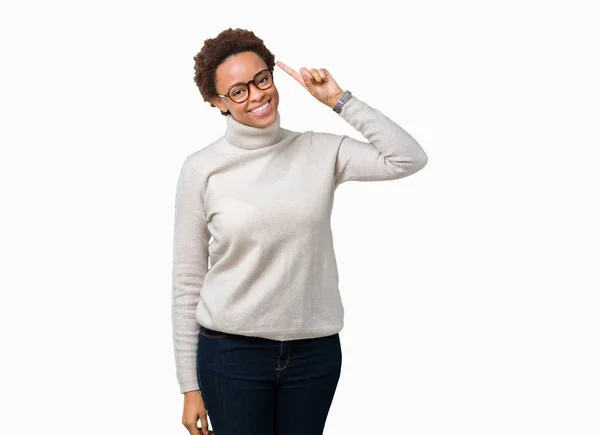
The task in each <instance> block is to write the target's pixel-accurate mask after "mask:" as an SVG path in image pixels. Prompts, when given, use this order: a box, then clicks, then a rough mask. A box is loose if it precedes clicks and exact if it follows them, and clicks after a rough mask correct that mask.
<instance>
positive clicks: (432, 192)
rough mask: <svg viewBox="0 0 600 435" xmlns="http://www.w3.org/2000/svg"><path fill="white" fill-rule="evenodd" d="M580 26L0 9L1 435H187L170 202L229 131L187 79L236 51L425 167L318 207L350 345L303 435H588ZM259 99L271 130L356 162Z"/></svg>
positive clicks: (356, 11)
mask: <svg viewBox="0 0 600 435" xmlns="http://www.w3.org/2000/svg"><path fill="white" fill-rule="evenodd" d="M592 4H593V2H591V1H590V2H583V1H578V2H573V1H571V2H569V3H568V6H567V2H566V1H563V2H541V1H538V2H534V1H523V0H520V1H503V2H489V1H487V2H483V1H455V2H442V1H438V2H434V1H426V0H420V1H414V2H395V3H393V5H392V3H388V2H384V1H373V0H372V1H369V2H365V3H356V4H352V3H351V2H350V3H346V2H341V1H338V2H293V3H292V2H290V3H285V4H284V2H280V3H276V2H234V1H227V2H206V1H203V2H201V1H193V2H192V1H178V2H166V1H164V2H153V1H144V2H142V1H122V0H121V1H103V2H83V1H78V2H76V1H70V2H67V1H55V2H6V3H3V5H2V7H1V9H0V36H1V42H0V44H2V47H1V49H2V51H1V60H0V62H1V64H2V67H1V73H0V74H1V80H0V91H1V97H0V105H1V113H0V114H1V117H2V118H1V119H2V127H1V128H0V135H1V137H0V141H1V142H0V143H1V158H0V177H1V180H0V181H1V183H0V185H1V189H2V203H3V210H2V225H1V227H0V228H1V229H0V231H2V234H0V235H1V240H2V242H1V245H2V248H1V249H2V258H3V266H2V273H1V278H0V279H1V280H2V282H0V288H1V291H2V292H1V298H2V300H1V301H0V331H1V332H0V333H1V334H2V335H1V338H2V340H1V342H2V358H1V364H2V369H1V371H0V385H1V388H0V395H1V398H2V418H1V419H0V432H1V433H3V434H11V435H12V434H34V433H46V434H63V435H67V434H108V433H111V434H134V433H136V434H142V433H143V434H186V433H187V431H186V430H185V428H184V427H183V426H182V425H181V412H182V405H183V396H182V395H180V393H179V390H178V386H177V384H176V379H175V366H174V360H173V350H172V339H171V324H170V321H171V319H170V315H171V307H170V303H171V282H170V279H171V260H172V257H171V255H172V236H173V235H172V223H173V212H174V193H175V185H176V181H177V176H178V173H179V169H180V167H181V164H182V162H183V160H184V159H185V157H186V156H187V155H189V154H190V153H192V152H194V151H195V150H197V149H200V148H203V147H205V146H206V145H208V143H210V142H212V141H214V140H216V139H217V138H219V137H220V136H221V135H222V134H223V133H224V131H225V128H226V125H225V118H224V117H223V116H221V115H220V114H219V113H218V110H217V109H216V108H212V107H210V106H209V104H208V103H206V102H204V101H202V98H201V96H200V93H199V91H198V89H197V87H196V86H195V84H194V82H193V60H192V58H193V56H194V55H195V54H196V53H197V52H198V51H199V50H200V48H201V47H202V44H203V41H204V40H205V39H207V38H212V37H215V36H216V35H217V34H218V33H219V32H220V31H222V30H224V29H226V28H229V27H232V28H236V27H241V28H246V29H249V30H252V31H254V32H255V33H256V34H257V35H258V36H259V37H261V38H262V39H263V40H264V41H265V44H266V45H267V47H268V48H269V49H270V50H271V51H272V52H273V53H274V54H275V57H276V60H281V61H283V62H285V63H286V64H288V65H290V66H291V67H293V68H295V69H297V70H298V69H299V68H300V67H302V66H305V67H308V68H312V67H315V68H322V67H323V68H327V69H328V70H329V71H330V72H331V74H332V75H333V77H334V78H335V79H336V80H337V81H338V83H339V84H340V86H342V87H343V88H347V89H350V90H352V91H353V93H354V94H355V95H356V96H358V97H359V98H361V99H362V100H363V101H365V102H367V103H368V104H370V105H371V106H373V107H375V108H377V109H379V110H381V111H382V112H383V113H384V114H386V115H387V116H388V117H390V118H391V119H393V120H394V121H396V122H397V123H398V124H399V125H401V126H402V127H403V128H405V129H406V130H407V131H408V132H409V133H410V134H411V135H412V136H413V137H415V138H416V139H417V140H418V141H419V143H420V144H421V145H422V146H423V148H424V149H425V151H426V152H427V154H428V156H429V163H428V165H427V166H426V168H425V169H423V170H422V171H420V172H419V173H417V174H415V175H413V176H410V177H407V178H405V179H401V180H397V181H391V182H356V181H353V182H348V183H345V184H344V185H342V186H340V188H339V189H338V190H337V191H336V201H335V207H334V212H333V218H332V225H333V231H334V238H335V248H336V253H337V259H338V266H339V271H340V290H341V292H342V297H343V301H344V306H345V309H346V317H345V321H346V323H345V327H344V329H343V331H342V332H341V333H340V335H341V340H342V349H343V371H342V376H341V379H340V383H339V385H338V390H337V392H336V396H335V399H334V402H333V404H332V407H331V411H330V414H329V418H328V420H327V425H326V428H325V433H326V434H331V435H335V434H367V433H368V434H406V435H425V434H435V435H440V434H460V435H467V434H473V435H481V434H485V435H492V434H494V435H495V434H498V435H507V434H511V435H516V434H519V435H520V434H523V435H531V434H543V435H548V434H569V435H571V434H578V435H587V434H590V435H591V434H595V435H597V434H598V433H600V413H599V410H600V370H599V369H598V368H599V367H600V346H599V339H600V320H599V315H598V314H599V309H600V304H599V301H600V298H599V296H598V292H599V290H600V282H599V281H600V280H599V278H598V263H599V252H598V245H599V242H600V237H599V231H598V223H599V222H600V216H599V212H598V198H599V195H598V186H599V185H600V183H599V181H600V180H599V178H600V177H599V176H598V163H597V162H598V160H597V157H598V155H599V154H598V148H599V146H600V134H599V132H598V127H599V122H598V121H599V120H600V109H599V104H600V103H599V101H600V87H599V84H598V77H600V68H599V66H598V52H599V50H598V44H597V41H598V40H599V37H600V31H599V30H598V25H597V24H598V15H597V14H594V13H593V9H592ZM275 80H276V82H277V86H278V89H279V92H280V98H281V103H280V106H279V109H280V113H281V120H282V126H283V127H285V128H288V129H291V130H296V131H303V130H308V129H311V130H315V131H328V132H331V133H337V134H348V135H352V136H353V137H355V138H357V139H363V138H362V136H361V135H360V134H359V133H358V132H357V131H356V130H354V129H353V128H352V127H351V126H350V125H348V124H347V123H345V121H344V120H343V119H342V118H341V117H339V116H338V115H336V114H335V113H334V112H333V111H331V109H329V108H328V107H326V106H325V105H323V104H321V103H319V102H318V101H317V100H316V99H314V98H313V97H312V96H311V95H310V94H309V93H308V92H307V91H305V90H304V89H303V88H302V87H301V86H300V85H299V84H298V83H296V82H295V81H294V80H293V79H292V78H291V77H289V76H288V75H287V74H285V72H283V71H282V70H281V69H279V67H276V71H275ZM248 424H249V425H251V424H252V422H251V421H250V422H248Z"/></svg>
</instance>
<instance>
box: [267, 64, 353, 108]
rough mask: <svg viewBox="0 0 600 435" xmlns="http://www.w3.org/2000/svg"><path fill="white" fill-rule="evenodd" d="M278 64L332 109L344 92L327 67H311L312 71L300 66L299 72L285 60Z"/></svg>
mask: <svg viewBox="0 0 600 435" xmlns="http://www.w3.org/2000/svg"><path fill="white" fill-rule="evenodd" d="M277 66H279V67H280V68H281V69H282V70H284V71H285V72H286V73H288V74H289V75H291V76H292V77H293V78H294V79H296V81H297V82H298V83H300V84H301V85H302V86H303V87H304V89H306V90H307V91H308V92H310V94H311V95H312V96H313V97H315V98H316V99H317V100H319V101H320V102H321V103H323V104H325V105H327V106H329V107H331V108H332V109H333V106H335V105H336V103H337V101H338V100H339V99H340V97H341V96H342V94H343V93H344V91H343V89H342V88H340V87H339V85H338V84H337V83H336V81H335V80H334V79H333V77H332V76H331V74H329V71H327V70H326V69H325V68H321V69H318V70H317V69H315V68H311V69H310V71H309V70H308V69H306V68H300V72H299V73H298V72H297V71H295V70H293V69H292V68H290V67H289V66H287V65H286V64H285V63H283V62H280V61H277Z"/></svg>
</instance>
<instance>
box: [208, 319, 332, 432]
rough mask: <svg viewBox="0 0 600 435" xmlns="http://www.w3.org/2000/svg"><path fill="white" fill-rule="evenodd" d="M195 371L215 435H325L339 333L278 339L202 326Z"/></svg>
mask: <svg viewBox="0 0 600 435" xmlns="http://www.w3.org/2000/svg"><path fill="white" fill-rule="evenodd" d="M196 361H197V363H196V371H197V373H198V380H199V384H200V393H201V394H202V397H203V399H204V405H205V407H206V411H207V414H208V417H209V420H210V422H211V429H212V430H213V431H214V435H322V434H323V428H324V427H325V420H326V419H327V414H328V413H329V408H330V406H331V402H332V401H333V396H334V393H335V390H336V387H337V384H338V380H339V377H340V372H341V368H342V350H341V344H340V336H339V334H334V335H330V336H327V337H319V338H309V339H301V340H289V341H277V340H270V339H267V338H261V337H247V336H242V335H236V334H230V333H224V332H220V331H215V330H212V329H208V328H205V327H203V326H200V334H199V336H198V353H197V358H196Z"/></svg>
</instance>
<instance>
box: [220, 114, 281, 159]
mask: <svg viewBox="0 0 600 435" xmlns="http://www.w3.org/2000/svg"><path fill="white" fill-rule="evenodd" d="M280 123H281V118H280V116H279V110H278V111H277V116H276V118H275V121H273V123H272V124H270V125H268V126H266V127H255V126H253V125H248V124H244V123H242V122H239V121H238V120H236V119H235V118H234V117H233V116H231V114H229V115H227V131H225V139H226V140H227V142H229V143H230V144H232V145H234V146H236V147H239V148H244V149H247V150H256V149H259V148H265V147H268V146H271V145H274V144H276V143H277V142H279V141H281V139H282V137H283V130H282V129H281V126H280Z"/></svg>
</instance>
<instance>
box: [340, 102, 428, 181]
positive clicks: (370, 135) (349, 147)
mask: <svg viewBox="0 0 600 435" xmlns="http://www.w3.org/2000/svg"><path fill="white" fill-rule="evenodd" d="M340 116H341V117H342V118H344V119H345V120H346V121H347V122H348V123H349V124H350V125H352V126H353V127H354V128H355V129H356V130H358V131H359V132H360V133H361V134H362V135H363V136H364V137H365V138H366V139H367V141H368V142H362V141H359V140H356V139H353V138H351V137H348V136H343V137H342V140H341V142H340V145H339V149H338V154H337V160H336V165H335V179H336V186H337V185H339V184H341V183H343V182H345V181H350V180H356V181H379V180H394V179H398V178H403V177H406V176H408V175H411V174H414V173H415V172H417V171H419V170H420V169H422V168H423V167H424V166H425V165H426V164H427V154H425V151H424V150H423V148H421V146H420V145H419V143H418V142H417V141H416V140H415V139H414V138H413V137H412V136H411V135H410V134H409V133H408V132H406V131H405V130H404V129H403V128H402V127H400V126H399V125H398V124H396V123H395V122H394V121H392V120H391V119H389V118H388V117H386V116H385V115H384V114H383V113H381V112H380V111H379V110H377V109H375V108H373V107H371V106H369V105H368V104H367V103H365V102H364V101H361V100H360V99H358V98H357V97H356V96H352V97H351V98H350V100H348V102H346V104H345V105H344V106H343V107H342V111H341V113H340Z"/></svg>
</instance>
